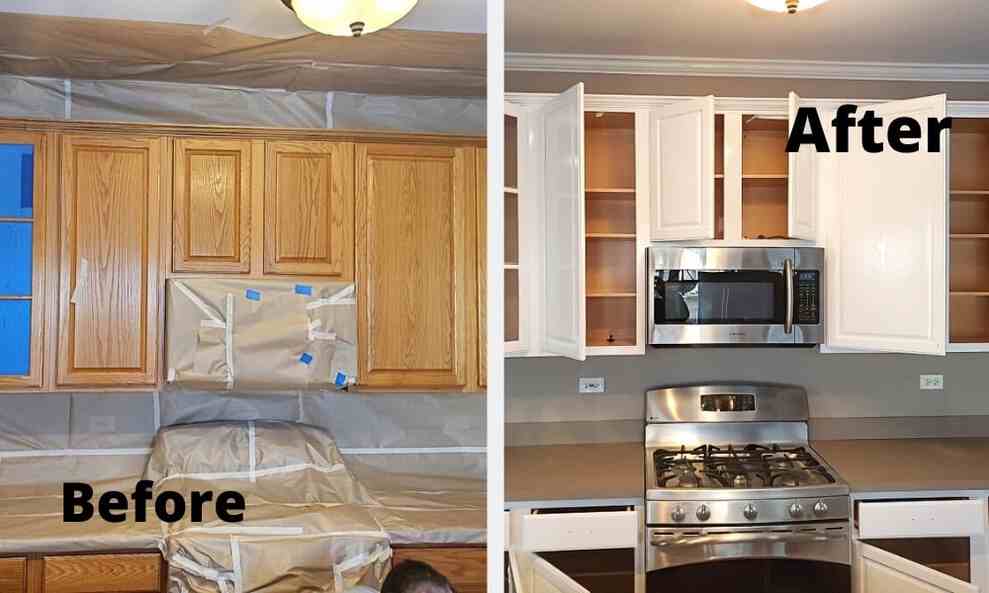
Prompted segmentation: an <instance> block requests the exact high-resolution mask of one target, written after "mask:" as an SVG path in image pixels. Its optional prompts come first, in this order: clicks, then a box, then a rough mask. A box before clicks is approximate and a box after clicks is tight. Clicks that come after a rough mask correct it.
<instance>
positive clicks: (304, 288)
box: [295, 284, 312, 296]
mask: <svg viewBox="0 0 989 593" xmlns="http://www.w3.org/2000/svg"><path fill="white" fill-rule="evenodd" d="M295 294H304V295H306V296H312V286H309V285H308V284H296V285H295Z"/></svg>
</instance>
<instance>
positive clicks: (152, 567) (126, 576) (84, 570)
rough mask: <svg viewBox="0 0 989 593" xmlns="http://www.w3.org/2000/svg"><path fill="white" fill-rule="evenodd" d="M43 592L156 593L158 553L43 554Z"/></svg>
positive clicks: (159, 557) (159, 558) (159, 579)
mask: <svg viewBox="0 0 989 593" xmlns="http://www.w3.org/2000/svg"><path fill="white" fill-rule="evenodd" d="M44 562H45V581H44V582H45V591H44V593H118V592H119V593H142V592H145V591H148V592H157V591H158V590H159V589H160V585H161V572H160V571H161V556H159V555H158V554H97V555H84V556H47V557H46V558H45V560H44Z"/></svg>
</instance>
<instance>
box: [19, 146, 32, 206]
mask: <svg viewBox="0 0 989 593" xmlns="http://www.w3.org/2000/svg"><path fill="white" fill-rule="evenodd" d="M33 153H34V151H31V152H30V153H28V154H22V155H21V209H23V210H25V211H27V212H31V209H32V208H34V154H33Z"/></svg>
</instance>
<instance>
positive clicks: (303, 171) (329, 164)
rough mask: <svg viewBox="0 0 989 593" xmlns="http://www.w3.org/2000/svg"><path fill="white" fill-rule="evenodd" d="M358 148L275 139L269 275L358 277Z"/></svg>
mask: <svg viewBox="0 0 989 593" xmlns="http://www.w3.org/2000/svg"><path fill="white" fill-rule="evenodd" d="M353 155H354V146H353V144H350V143H331V142H269V143H268V145H267V157H266V162H267V166H266V175H267V178H266V180H265V202H264V216H265V220H264V225H265V228H264V233H265V261H264V271H265V273H266V274H297V275H313V276H333V277H338V278H341V279H345V280H349V279H352V278H353V275H354V271H353V270H354V262H353V260H354V250H353V247H354V245H353V243H354V242H353V237H354V235H353V226H354V160H353V159H354V156H353Z"/></svg>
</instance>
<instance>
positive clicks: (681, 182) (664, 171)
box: [649, 96, 715, 241]
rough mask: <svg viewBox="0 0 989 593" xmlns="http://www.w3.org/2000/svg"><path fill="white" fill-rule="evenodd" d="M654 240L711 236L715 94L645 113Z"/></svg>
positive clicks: (713, 231)
mask: <svg viewBox="0 0 989 593" xmlns="http://www.w3.org/2000/svg"><path fill="white" fill-rule="evenodd" d="M650 120H651V121H650V128H651V130H650V132H649V134H650V136H651V142H650V150H651V152H652V156H651V158H652V162H651V165H652V183H651V190H650V191H651V193H652V195H651V196H650V200H649V202H650V203H649V206H650V209H651V212H650V217H651V218H650V220H651V224H650V229H651V232H650V236H651V239H652V240H653V241H682V240H689V239H713V238H714V234H715V230H714V97H713V96H708V97H704V98H702V99H694V100H690V101H683V102H679V103H676V104H674V105H670V106H669V107H664V108H662V109H657V110H655V111H653V112H652V113H651V114H650Z"/></svg>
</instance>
